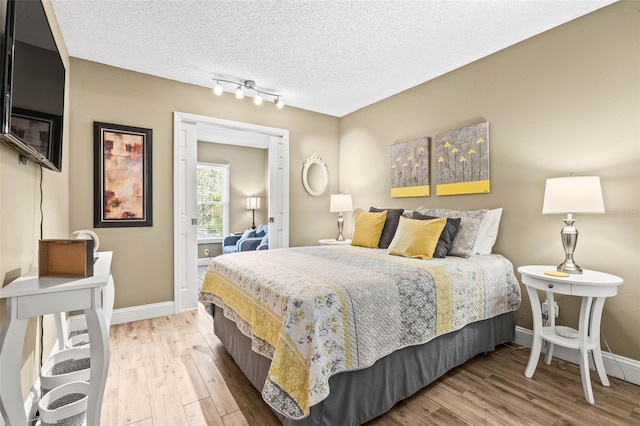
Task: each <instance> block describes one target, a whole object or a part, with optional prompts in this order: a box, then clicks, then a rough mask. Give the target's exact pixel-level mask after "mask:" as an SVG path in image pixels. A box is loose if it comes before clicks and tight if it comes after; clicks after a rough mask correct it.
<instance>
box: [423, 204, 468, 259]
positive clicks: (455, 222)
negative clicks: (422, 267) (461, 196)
mask: <svg viewBox="0 0 640 426" xmlns="http://www.w3.org/2000/svg"><path fill="white" fill-rule="evenodd" d="M413 218H414V219H418V220H430V219H438V218H437V217H435V216H425V215H422V214H420V213H418V212H413ZM446 219H447V224H446V225H445V226H444V229H443V230H442V234H440V239H439V240H438V245H437V246H436V250H435V252H433V257H445V256H446V255H447V253H448V252H449V250H450V249H451V244H453V240H454V238H455V237H456V235H457V234H458V230H459V229H460V218H459V217H455V218H454V217H448V218H446Z"/></svg>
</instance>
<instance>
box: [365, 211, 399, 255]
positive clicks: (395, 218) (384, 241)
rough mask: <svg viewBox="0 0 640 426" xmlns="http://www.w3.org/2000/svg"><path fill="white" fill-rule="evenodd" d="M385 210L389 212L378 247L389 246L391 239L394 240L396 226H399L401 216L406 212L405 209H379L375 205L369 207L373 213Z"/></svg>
mask: <svg viewBox="0 0 640 426" xmlns="http://www.w3.org/2000/svg"><path fill="white" fill-rule="evenodd" d="M385 210H386V212H387V219H386V220H385V222H384V228H382V235H381V236H380V242H379V243H378V248H388V247H389V244H391V240H393V236H394V235H396V228H398V222H399V221H400V216H401V215H402V213H403V212H404V209H377V208H375V207H371V208H370V209H369V211H370V212H373V213H380V212H383V211H385Z"/></svg>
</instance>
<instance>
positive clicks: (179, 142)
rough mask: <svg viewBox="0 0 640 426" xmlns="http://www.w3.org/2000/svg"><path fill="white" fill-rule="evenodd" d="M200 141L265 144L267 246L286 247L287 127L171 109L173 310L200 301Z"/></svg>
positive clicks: (287, 242)
mask: <svg viewBox="0 0 640 426" xmlns="http://www.w3.org/2000/svg"><path fill="white" fill-rule="evenodd" d="M198 141H209V142H215V143H223V144H230V145H240V146H251V147H255V148H263V149H268V151H269V153H268V159H269V166H268V169H269V176H268V179H269V182H268V187H269V199H268V200H267V201H268V206H269V248H280V247H289V131H288V130H283V129H276V128H271V127H264V126H257V125H253V124H248V123H241V122H235V121H228V120H222V119H216V118H211V117H204V116H198V115H193V114H186V113H181V112H174V243H173V245H174V311H175V312H176V313H178V312H181V311H183V310H185V309H189V308H194V307H196V306H197V304H198V265H197V263H198V259H197V258H198V255H197V248H198V238H197V221H196V217H197V215H196V206H197V198H196V165H197V146H198Z"/></svg>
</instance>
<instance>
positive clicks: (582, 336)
mask: <svg viewBox="0 0 640 426" xmlns="http://www.w3.org/2000/svg"><path fill="white" fill-rule="evenodd" d="M592 302H593V297H583V298H582V303H581V305H580V320H579V321H580V322H579V330H578V344H579V345H580V376H581V378H582V389H583V390H584V397H585V399H586V400H587V402H588V403H589V404H593V403H594V402H595V401H594V399H593V389H592V388H591V377H590V375H589V358H588V356H589V350H588V349H587V343H588V341H589V329H590V327H589V320H590V317H591V305H592Z"/></svg>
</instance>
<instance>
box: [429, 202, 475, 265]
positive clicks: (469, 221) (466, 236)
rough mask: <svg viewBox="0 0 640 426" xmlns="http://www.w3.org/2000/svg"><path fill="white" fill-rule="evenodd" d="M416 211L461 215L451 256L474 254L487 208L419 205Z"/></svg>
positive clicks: (434, 214)
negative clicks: (429, 207)
mask: <svg viewBox="0 0 640 426" xmlns="http://www.w3.org/2000/svg"><path fill="white" fill-rule="evenodd" d="M416 211H417V212H418V213H420V214H423V215H427V216H436V217H452V218H455V217H459V218H460V219H461V221H460V229H459V230H458V234H457V235H456V237H455V238H454V239H453V243H452V244H451V248H450V249H449V253H448V254H449V255H450V256H458V257H469V256H471V255H472V254H473V245H474V244H475V241H476V237H477V235H478V229H479V228H480V223H482V219H484V216H485V214H486V213H487V211H488V210H487V209H482V210H469V211H459V210H448V209H425V208H424V207H418V208H417V209H416Z"/></svg>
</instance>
